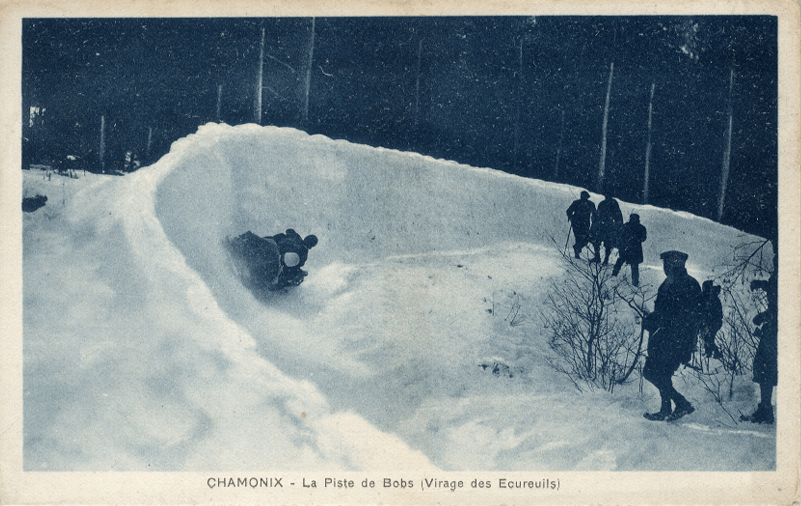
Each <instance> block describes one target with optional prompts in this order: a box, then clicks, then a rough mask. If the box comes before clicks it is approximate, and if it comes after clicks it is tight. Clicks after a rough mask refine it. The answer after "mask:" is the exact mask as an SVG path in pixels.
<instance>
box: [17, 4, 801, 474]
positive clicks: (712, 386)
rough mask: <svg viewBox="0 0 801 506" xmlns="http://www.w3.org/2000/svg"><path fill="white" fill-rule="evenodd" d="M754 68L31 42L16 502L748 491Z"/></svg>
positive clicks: (769, 277) (661, 48)
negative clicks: (736, 487)
mask: <svg viewBox="0 0 801 506" xmlns="http://www.w3.org/2000/svg"><path fill="white" fill-rule="evenodd" d="M778 55H779V44H778V18H777V17H775V16H755V15H749V16H726V15H717V16H545V17H539V16H538V17H524V16H496V17H493V16H473V17H469V16H460V17H442V16H426V17H308V18H302V17H273V18H24V19H23V20H22V59H21V64H22V65H21V70H22V74H21V79H22V81H21V83H22V88H21V89H22V104H21V122H22V139H21V155H22V158H21V159H22V167H21V170H22V211H23V213H22V220H23V222H22V315H23V316H22V345H23V350H22V351H23V420H22V424H23V442H22V456H23V462H22V467H23V469H24V471H103V472H107V471H203V472H218V471H225V470H246V469H259V470H263V471H269V470H280V471H285V472H312V471H314V472H329V471H332V472H333V471H343V472H344V471H371V472H377V471H381V470H395V471H404V470H408V471H414V472H415V473H429V474H426V476H435V474H431V473H435V472H437V471H442V472H446V471H475V472H479V471H487V472H489V471H508V472H513V471H543V472H545V471H553V472H561V471H565V472H566V471H775V470H776V469H777V433H776V425H777V424H776V420H777V418H778V413H779V412H781V411H782V410H783V409H788V407H787V406H782V405H781V403H780V402H778V398H777V395H776V388H775V387H777V385H779V384H780V383H781V381H785V380H784V379H782V378H783V376H782V374H781V373H782V371H781V370H779V367H778V355H779V353H778V348H779V346H778V331H779V327H780V324H779V318H778V299H779V280H780V279H781V278H780V276H779V273H778V266H779V261H778V260H779V255H778V244H779V242H778V239H779V226H778V222H779V220H778V208H779V205H778V186H779V169H778V167H779V126H778V123H779V114H778V101H779V92H778V90H779V88H778V85H779V83H778V81H779V79H778V76H779V68H778V67H779V63H778ZM15 167H16V163H15ZM16 170H17V169H16V168H15V171H16ZM16 205H18V204H15V206H16ZM796 253H797V252H796ZM793 332H797V329H795V330H794V331H793ZM784 378H786V376H784ZM795 407H797V405H796V406H790V407H789V409H794V408H795ZM401 474H402V473H401ZM401 474H397V476H399V477H400V476H401ZM213 476H215V477H217V476H218V474H214V475H213ZM219 476H221V477H223V479H224V477H225V476H227V475H224V474H219ZM393 476H394V475H393ZM538 476H539V475H538ZM543 478H548V479H547V480H546V479H543V480H540V481H536V482H532V483H535V485H536V488H551V484H552V482H551V481H549V480H550V478H549V477H548V476H545V475H543ZM432 483H436V482H434V481H432ZM494 483H495V482H493V484H494ZM525 483H528V482H525ZM420 485H421V484H420V483H415V488H416V487H418V486H420ZM446 488H447V487H446Z"/></svg>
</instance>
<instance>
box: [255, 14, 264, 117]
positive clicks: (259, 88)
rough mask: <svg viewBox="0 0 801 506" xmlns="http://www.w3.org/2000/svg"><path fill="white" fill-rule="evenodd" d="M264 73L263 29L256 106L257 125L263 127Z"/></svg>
mask: <svg viewBox="0 0 801 506" xmlns="http://www.w3.org/2000/svg"><path fill="white" fill-rule="evenodd" d="M263 71H264V28H262V29H261V50H260V51H259V75H258V77H257V78H256V105H255V109H256V110H255V111H254V112H255V115H254V117H255V121H256V124H257V125H261V107H262V106H261V93H262V88H263V86H262V79H263V77H262V73H263Z"/></svg>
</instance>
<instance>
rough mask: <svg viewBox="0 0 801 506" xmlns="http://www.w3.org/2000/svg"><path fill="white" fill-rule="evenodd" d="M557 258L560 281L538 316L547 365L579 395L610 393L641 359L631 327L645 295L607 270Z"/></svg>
mask: <svg viewBox="0 0 801 506" xmlns="http://www.w3.org/2000/svg"><path fill="white" fill-rule="evenodd" d="M561 256H562V263H563V266H564V275H563V276H562V277H560V278H559V279H557V280H556V281H554V282H553V283H552V284H551V287H550V290H549V291H548V294H547V296H546V299H545V303H544V305H543V308H542V310H541V315H542V322H543V327H544V328H545V329H546V332H547V333H548V345H549V347H550V349H551V350H552V351H553V352H554V354H555V356H554V357H552V359H550V360H549V363H550V365H551V367H553V368H554V369H555V370H557V371H559V372H561V373H564V374H566V375H567V376H568V377H569V378H570V379H571V381H573V384H574V385H575V386H576V388H578V389H579V390H582V388H583V387H584V386H588V387H590V388H595V387H600V388H603V389H605V390H608V391H610V392H612V391H614V388H615V386H616V385H620V384H623V383H625V382H626V381H628V380H629V378H630V377H631V374H632V372H633V371H634V369H635V368H636V365H637V362H638V361H639V359H640V357H641V356H642V355H643V353H644V347H643V334H642V332H641V330H640V329H639V328H638V326H637V321H636V320H637V317H638V316H640V315H639V314H638V311H637V306H639V307H640V308H642V307H643V304H644V295H643V294H644V292H643V291H641V290H640V289H638V288H635V287H633V286H631V285H630V284H629V283H628V281H627V280H626V279H625V278H624V277H623V276H621V277H619V278H617V277H613V276H612V269H611V267H609V266H603V265H601V264H599V263H588V262H586V261H585V260H582V259H575V258H573V257H571V256H569V255H566V254H564V253H561ZM637 299H640V302H639V303H635V301H636V300H637Z"/></svg>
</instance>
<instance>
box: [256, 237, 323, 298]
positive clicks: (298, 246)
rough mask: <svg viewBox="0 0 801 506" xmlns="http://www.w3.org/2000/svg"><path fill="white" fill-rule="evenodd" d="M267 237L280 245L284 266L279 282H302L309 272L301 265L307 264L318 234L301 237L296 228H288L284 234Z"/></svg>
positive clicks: (284, 284)
mask: <svg viewBox="0 0 801 506" xmlns="http://www.w3.org/2000/svg"><path fill="white" fill-rule="evenodd" d="M265 239H272V240H273V241H275V243H276V244H277V245H278V251H279V253H280V255H281V267H282V272H281V278H280V279H279V284H281V285H283V286H292V285H297V284H300V282H301V281H302V280H303V278H304V277H305V276H306V274H308V273H307V272H306V271H304V270H303V269H301V267H303V266H304V265H305V264H306V260H307V259H308V257H309V250H310V249H312V248H313V247H315V246H316V245H317V236H314V235H308V236H306V237H305V238H301V237H300V235H299V234H298V233H297V232H295V230H294V229H291V228H288V229H286V232H284V233H283V234H276V235H274V236H272V237H269V236H268V237H265Z"/></svg>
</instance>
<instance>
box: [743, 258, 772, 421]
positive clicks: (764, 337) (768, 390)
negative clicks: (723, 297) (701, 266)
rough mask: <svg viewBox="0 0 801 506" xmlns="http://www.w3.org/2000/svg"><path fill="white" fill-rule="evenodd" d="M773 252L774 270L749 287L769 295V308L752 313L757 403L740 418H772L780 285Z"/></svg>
mask: <svg viewBox="0 0 801 506" xmlns="http://www.w3.org/2000/svg"><path fill="white" fill-rule="evenodd" d="M777 263H778V262H777V261H776V258H775V256H774V268H773V274H771V276H770V278H769V279H768V280H767V281H764V280H757V281H752V282H751V290H762V291H764V292H765V294H766V295H767V297H768V308H767V309H766V310H765V311H763V312H761V313H759V314H758V315H756V316H755V317H754V320H753V322H754V325H759V326H760V327H759V328H758V329H757V330H756V332H755V333H754V334H755V335H756V336H758V337H759V345H758V346H757V351H756V353H755V354H754V365H753V367H752V369H753V370H754V382H755V383H758V384H759V405H758V406H757V408H756V411H754V412H753V413H752V414H750V415H743V416H741V417H740V419H741V420H742V421H744V422H753V423H767V424H772V423H773V422H774V417H773V405H772V404H771V397H773V387H775V386H776V385H777V384H778V379H779V373H778V371H779V364H778V360H779V354H778V348H779V335H778V334H779V318H778V317H779V313H778V303H779V286H778V281H777V276H776V269H777V267H778V265H777Z"/></svg>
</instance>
